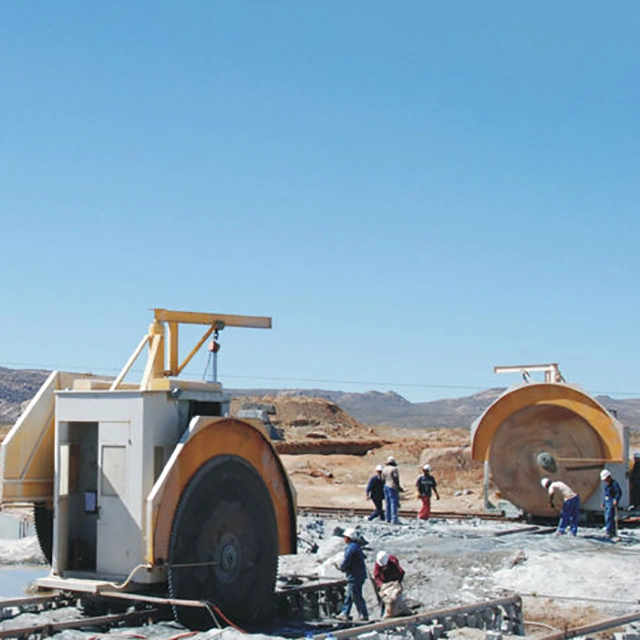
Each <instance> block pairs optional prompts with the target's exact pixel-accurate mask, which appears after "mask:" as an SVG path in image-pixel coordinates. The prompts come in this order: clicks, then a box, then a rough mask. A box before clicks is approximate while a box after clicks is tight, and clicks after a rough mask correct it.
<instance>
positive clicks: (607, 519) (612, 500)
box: [604, 478, 622, 538]
mask: <svg viewBox="0 0 640 640" xmlns="http://www.w3.org/2000/svg"><path fill="white" fill-rule="evenodd" d="M620 498H622V489H621V487H620V483H619V482H618V481H617V480H614V479H613V478H611V482H605V483H604V526H605V528H606V531H607V535H608V536H609V537H610V538H613V537H614V536H615V535H616V534H617V531H616V529H617V524H616V508H617V506H618V502H620Z"/></svg>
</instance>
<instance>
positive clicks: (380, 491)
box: [367, 474, 384, 520]
mask: <svg viewBox="0 0 640 640" xmlns="http://www.w3.org/2000/svg"><path fill="white" fill-rule="evenodd" d="M367 498H371V502H373V504H374V505H375V507H376V508H375V511H374V512H373V513H372V514H371V515H370V516H369V520H373V519H374V518H380V520H384V507H383V506H382V500H383V499H384V480H383V479H382V476H380V475H378V474H376V475H375V476H373V477H371V478H370V479H369V483H368V484H367Z"/></svg>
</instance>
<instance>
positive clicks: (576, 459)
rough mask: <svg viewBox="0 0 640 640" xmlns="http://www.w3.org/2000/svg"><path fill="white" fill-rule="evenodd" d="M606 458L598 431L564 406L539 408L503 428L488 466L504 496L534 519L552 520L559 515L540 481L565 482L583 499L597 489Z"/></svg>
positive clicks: (518, 414)
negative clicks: (549, 518) (544, 518)
mask: <svg viewBox="0 0 640 640" xmlns="http://www.w3.org/2000/svg"><path fill="white" fill-rule="evenodd" d="M603 455H604V454H603V449H602V444H601V441H600V438H599V436H598V434H597V432H596V431H595V430H594V429H593V428H592V427H591V426H590V425H589V424H588V423H587V422H586V421H585V420H584V419H583V418H581V417H580V416H578V415H576V414H575V413H573V412H572V411H569V410H568V409H565V408H564V407H557V406H551V405H535V406H531V407H526V408H525V409H521V410H520V411H518V412H516V413H514V414H513V415H511V416H510V417H509V418H508V419H507V420H505V421H504V422H503V423H502V424H501V425H500V427H499V428H498V430H497V431H496V434H495V436H494V438H493V441H492V443H491V449H490V451H489V465H490V467H491V474H492V477H493V481H494V483H495V484H496V486H497V487H498V488H499V489H500V493H501V495H502V497H504V498H505V499H507V500H509V501H510V502H512V503H513V504H515V505H517V506H518V507H520V508H521V509H523V510H524V511H526V512H527V513H529V514H531V515H535V516H549V517H551V516H557V512H555V511H554V510H553V509H551V508H550V507H549V499H548V495H547V493H546V491H545V490H544V489H542V488H541V487H540V479H541V478H543V477H548V478H550V479H551V480H559V479H561V480H564V481H565V482H567V484H569V486H570V487H571V488H572V489H573V490H574V491H575V492H576V493H578V494H580V496H581V499H582V500H585V499H587V498H588V497H589V496H590V495H591V494H592V493H593V492H594V491H595V490H596V489H597V488H598V484H599V479H598V471H599V469H600V467H601V466H602V464H601V462H598V461H599V460H601V459H602V458H603ZM582 460H586V462H581V461H582ZM593 460H596V462H593Z"/></svg>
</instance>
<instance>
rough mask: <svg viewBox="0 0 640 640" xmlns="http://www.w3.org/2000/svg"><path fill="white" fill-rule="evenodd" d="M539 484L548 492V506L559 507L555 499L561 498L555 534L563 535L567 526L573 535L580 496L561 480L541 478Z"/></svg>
mask: <svg viewBox="0 0 640 640" xmlns="http://www.w3.org/2000/svg"><path fill="white" fill-rule="evenodd" d="M540 484H541V485H542V486H543V488H545V489H546V490H547V491H548V493H549V506H550V507H551V508H552V509H557V508H558V507H559V505H558V504H557V501H558V500H562V505H560V522H559V523H558V528H557V529H556V535H558V536H561V535H563V534H564V532H565V531H566V530H567V527H569V531H570V532H571V535H572V536H575V535H576V534H577V533H578V520H579V518H580V496H579V495H578V494H577V493H576V492H575V491H574V490H573V489H572V488H571V487H570V486H569V485H567V484H565V483H564V482H562V481H561V480H556V481H555V482H551V480H549V478H542V480H540ZM554 500H555V501H556V502H554Z"/></svg>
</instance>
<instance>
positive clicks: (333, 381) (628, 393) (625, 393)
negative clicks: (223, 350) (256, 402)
mask: <svg viewBox="0 0 640 640" xmlns="http://www.w3.org/2000/svg"><path fill="white" fill-rule="evenodd" d="M1 366H4V367H19V368H27V367H28V368H34V369H43V370H52V371H53V370H56V369H58V368H59V367H57V366H56V365H51V364H43V363H26V362H4V363H2V365H1ZM69 369H70V370H75V371H79V372H98V371H100V372H103V373H116V374H117V373H119V372H120V370H121V369H120V368H117V369H116V368H110V367H89V368H88V367H85V366H75V365H74V366H69V367H66V368H65V370H69ZM142 370H143V368H139V369H138V368H135V367H133V368H132V369H131V372H132V373H139V372H141V371H142ZM221 377H223V378H227V379H235V380H264V381H268V382H274V383H284V382H288V383H304V384H340V385H343V384H347V385H359V386H370V387H374V388H375V387H387V388H389V387H391V388H410V389H456V390H461V391H487V390H489V389H495V388H500V387H501V385H495V387H489V386H486V385H485V386H480V385H457V384H433V383H425V382H388V381H380V380H342V379H334V378H298V377H282V376H258V375H233V374H227V375H224V376H221ZM587 393H589V394H590V395H593V396H596V395H608V396H612V395H615V396H628V397H632V398H633V397H640V392H639V391H589V390H587Z"/></svg>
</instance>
